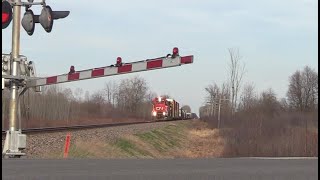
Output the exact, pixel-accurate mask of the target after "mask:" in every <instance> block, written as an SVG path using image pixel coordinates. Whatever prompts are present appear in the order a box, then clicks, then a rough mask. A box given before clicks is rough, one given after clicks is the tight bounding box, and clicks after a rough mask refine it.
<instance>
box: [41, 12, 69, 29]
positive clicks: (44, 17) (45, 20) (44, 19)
mask: <svg viewBox="0 0 320 180" xmlns="http://www.w3.org/2000/svg"><path fill="white" fill-rule="evenodd" d="M69 13H70V11H52V9H51V7H50V6H45V7H43V9H42V11H41V14H40V16H39V23H40V24H41V26H42V27H43V28H44V30H45V31H47V32H48V33H49V32H51V30H52V26H53V20H55V19H62V18H65V17H67V16H68V15H69Z"/></svg>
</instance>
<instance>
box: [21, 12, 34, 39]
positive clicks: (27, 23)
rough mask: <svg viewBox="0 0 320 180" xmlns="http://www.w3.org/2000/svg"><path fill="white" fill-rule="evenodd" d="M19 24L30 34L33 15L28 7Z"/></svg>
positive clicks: (32, 27) (32, 28) (32, 30)
mask: <svg viewBox="0 0 320 180" xmlns="http://www.w3.org/2000/svg"><path fill="white" fill-rule="evenodd" d="M21 24H22V27H23V28H24V30H26V32H27V34H28V35H30V36H31V35H32V34H33V32H34V29H35V16H34V14H33V12H32V11H31V10H30V9H29V10H27V11H26V12H25V13H24V16H23V18H22V20H21Z"/></svg>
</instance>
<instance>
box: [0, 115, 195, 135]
mask: <svg viewBox="0 0 320 180" xmlns="http://www.w3.org/2000/svg"><path fill="white" fill-rule="evenodd" d="M184 120H190V119H175V120H158V121H141V122H124V123H108V124H90V125H74V126H58V127H43V128H28V129H22V133H40V132H57V131H68V130H80V129H93V128H103V127H114V126H126V125H134V124H147V123H158V122H170V121H184ZM4 134H6V131H4V130H2V135H4Z"/></svg>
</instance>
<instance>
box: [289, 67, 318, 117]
mask: <svg viewBox="0 0 320 180" xmlns="http://www.w3.org/2000/svg"><path fill="white" fill-rule="evenodd" d="M287 97H288V101H289V104H290V106H291V107H292V108H293V109H298V110H299V111H310V110H313V109H315V108H316V105H317V104H318V73H316V72H315V71H314V70H312V69H311V68H310V67H308V66H306V67H305V68H304V69H303V71H299V70H298V71H296V72H295V73H294V74H293V75H292V76H290V78H289V89H288V92H287Z"/></svg>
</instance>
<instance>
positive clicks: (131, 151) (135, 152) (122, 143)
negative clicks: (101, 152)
mask: <svg viewBox="0 0 320 180" xmlns="http://www.w3.org/2000/svg"><path fill="white" fill-rule="evenodd" d="M114 145H115V146H116V147H117V148H119V149H120V150H121V151H123V152H125V153H126V154H127V155H128V156H133V157H141V156H142V157H150V156H151V157H152V155H151V154H150V153H148V152H147V151H145V150H143V149H140V148H138V147H137V146H136V145H135V144H134V143H132V142H130V141H129V140H126V139H123V138H120V139H118V140H117V141H116V142H115V144H114Z"/></svg>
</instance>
